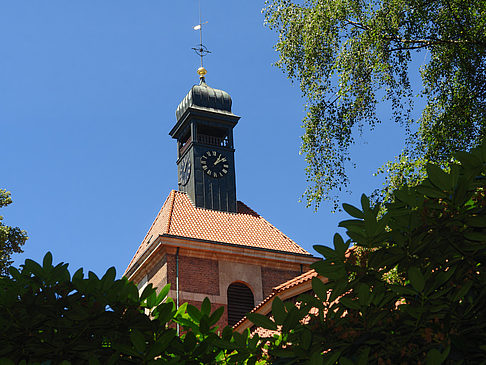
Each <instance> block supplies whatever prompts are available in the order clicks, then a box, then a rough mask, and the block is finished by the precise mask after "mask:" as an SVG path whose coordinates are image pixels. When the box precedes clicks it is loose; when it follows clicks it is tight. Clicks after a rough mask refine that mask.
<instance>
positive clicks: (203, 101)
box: [176, 78, 231, 120]
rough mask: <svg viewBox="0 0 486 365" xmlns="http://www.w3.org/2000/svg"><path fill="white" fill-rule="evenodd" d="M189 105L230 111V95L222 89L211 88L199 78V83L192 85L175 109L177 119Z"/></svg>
mask: <svg viewBox="0 0 486 365" xmlns="http://www.w3.org/2000/svg"><path fill="white" fill-rule="evenodd" d="M190 107H199V108H208V109H214V110H217V111H224V112H228V113H231V97H230V96H229V94H228V93H227V92H225V91H223V90H218V89H213V88H212V87H210V86H208V85H207V84H206V82H205V81H204V78H203V79H201V83H200V84H199V85H194V86H193V87H192V88H191V90H189V92H188V93H187V95H186V97H185V98H184V99H183V100H182V101H181V103H180V104H179V106H178V107H177V109H176V117H177V120H179V119H180V118H181V117H182V115H183V114H184V113H185V111H186V110H187V109H188V108H190Z"/></svg>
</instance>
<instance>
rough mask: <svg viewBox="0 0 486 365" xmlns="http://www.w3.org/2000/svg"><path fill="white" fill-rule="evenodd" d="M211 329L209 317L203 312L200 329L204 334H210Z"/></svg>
mask: <svg viewBox="0 0 486 365" xmlns="http://www.w3.org/2000/svg"><path fill="white" fill-rule="evenodd" d="M209 330H210V326H209V317H208V316H207V315H206V314H203V315H202V316H201V319H200V321H199V331H200V332H201V333H202V334H208V333H209Z"/></svg>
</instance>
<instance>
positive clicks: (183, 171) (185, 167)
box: [179, 156, 191, 185]
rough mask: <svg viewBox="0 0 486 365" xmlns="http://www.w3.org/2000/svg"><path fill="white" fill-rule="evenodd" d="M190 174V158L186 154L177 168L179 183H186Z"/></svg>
mask: <svg viewBox="0 0 486 365" xmlns="http://www.w3.org/2000/svg"><path fill="white" fill-rule="evenodd" d="M190 176H191V160H190V159H189V157H188V156H187V157H186V158H185V159H184V160H182V161H181V167H180V169H179V184H181V185H186V184H187V182H188V181H189V177H190Z"/></svg>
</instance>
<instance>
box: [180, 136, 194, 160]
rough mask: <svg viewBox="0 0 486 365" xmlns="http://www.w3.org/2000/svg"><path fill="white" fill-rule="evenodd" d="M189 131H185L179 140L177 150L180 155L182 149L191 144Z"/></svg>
mask: <svg viewBox="0 0 486 365" xmlns="http://www.w3.org/2000/svg"><path fill="white" fill-rule="evenodd" d="M191 142H192V139H191V132H189V131H187V132H186V133H185V134H184V136H183V137H182V138H181V139H180V140H179V152H180V154H181V155H182V154H183V153H184V151H185V150H186V149H187V147H189V145H190V144H191Z"/></svg>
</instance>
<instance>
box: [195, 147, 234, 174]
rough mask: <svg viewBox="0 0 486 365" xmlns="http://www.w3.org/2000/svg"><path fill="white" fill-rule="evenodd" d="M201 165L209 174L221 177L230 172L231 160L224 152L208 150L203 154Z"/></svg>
mask: <svg viewBox="0 0 486 365" xmlns="http://www.w3.org/2000/svg"><path fill="white" fill-rule="evenodd" d="M201 166H202V169H203V171H204V172H205V173H206V174H207V175H208V176H211V177H213V178H219V177H223V176H225V175H226V174H227V173H228V168H229V162H228V159H227V158H226V156H224V155H223V154H222V153H219V152H216V151H207V152H205V153H204V155H202V156H201Z"/></svg>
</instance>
